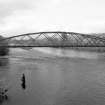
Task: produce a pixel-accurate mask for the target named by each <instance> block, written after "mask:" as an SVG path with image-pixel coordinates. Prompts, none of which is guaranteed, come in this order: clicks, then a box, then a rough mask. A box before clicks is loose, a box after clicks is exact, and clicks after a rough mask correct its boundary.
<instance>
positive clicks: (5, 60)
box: [0, 57, 9, 67]
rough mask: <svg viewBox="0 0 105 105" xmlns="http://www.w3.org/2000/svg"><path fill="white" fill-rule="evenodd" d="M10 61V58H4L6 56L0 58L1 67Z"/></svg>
mask: <svg viewBox="0 0 105 105" xmlns="http://www.w3.org/2000/svg"><path fill="white" fill-rule="evenodd" d="M8 63H9V61H8V58H4V57H3V58H0V66H1V67H5V66H7V65H8Z"/></svg>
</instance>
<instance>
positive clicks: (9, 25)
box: [0, 0, 105, 36]
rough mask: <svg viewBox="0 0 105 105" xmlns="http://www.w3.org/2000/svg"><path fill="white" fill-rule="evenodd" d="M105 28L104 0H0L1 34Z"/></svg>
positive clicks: (83, 31) (95, 30) (85, 30)
mask: <svg viewBox="0 0 105 105" xmlns="http://www.w3.org/2000/svg"><path fill="white" fill-rule="evenodd" d="M39 31H72V32H80V33H95V32H98V33H99V32H101V33H103V32H105V0H0V34H3V35H8V36H11V35H17V34H21V33H27V32H39Z"/></svg>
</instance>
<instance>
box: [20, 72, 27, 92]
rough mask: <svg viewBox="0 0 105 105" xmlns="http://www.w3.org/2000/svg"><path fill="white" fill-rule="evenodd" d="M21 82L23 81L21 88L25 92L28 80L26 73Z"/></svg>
mask: <svg viewBox="0 0 105 105" xmlns="http://www.w3.org/2000/svg"><path fill="white" fill-rule="evenodd" d="M21 81H22V84H21V87H22V89H23V90H25V89H26V79H25V74H24V73H23V74H22V78H21Z"/></svg>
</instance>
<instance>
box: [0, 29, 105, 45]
mask: <svg viewBox="0 0 105 105" xmlns="http://www.w3.org/2000/svg"><path fill="white" fill-rule="evenodd" d="M3 40H5V41H7V42H8V43H9V45H8V47H105V39H103V38H101V37H99V36H93V35H88V34H81V33H74V32H60V31H57V32H37V33H26V34H21V35H16V36H12V37H8V38H5V39H3ZM3 40H1V41H0V42H1V43H2V41H3Z"/></svg>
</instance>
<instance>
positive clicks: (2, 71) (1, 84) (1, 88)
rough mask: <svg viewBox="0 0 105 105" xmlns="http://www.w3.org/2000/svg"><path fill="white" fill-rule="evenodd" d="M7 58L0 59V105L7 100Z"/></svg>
mask: <svg viewBox="0 0 105 105" xmlns="http://www.w3.org/2000/svg"><path fill="white" fill-rule="evenodd" d="M8 62H9V61H8V58H5V57H1V58H0V105H1V104H3V103H4V102H5V101H7V100H8V95H7V92H8V89H7V88H6V87H7V82H6V81H7V75H8V70H7V69H8V68H7V67H9V66H8Z"/></svg>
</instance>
